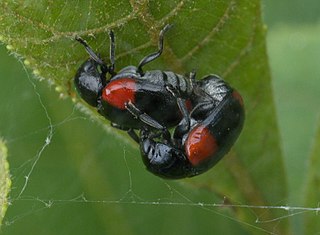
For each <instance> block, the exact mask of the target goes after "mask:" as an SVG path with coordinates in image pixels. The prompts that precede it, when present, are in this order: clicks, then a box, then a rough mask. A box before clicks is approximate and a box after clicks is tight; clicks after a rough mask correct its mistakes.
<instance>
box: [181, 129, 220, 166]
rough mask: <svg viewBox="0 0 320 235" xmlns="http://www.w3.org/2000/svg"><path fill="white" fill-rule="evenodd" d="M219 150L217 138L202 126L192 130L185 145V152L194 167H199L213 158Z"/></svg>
mask: <svg viewBox="0 0 320 235" xmlns="http://www.w3.org/2000/svg"><path fill="white" fill-rule="evenodd" d="M217 150H218V144H217V141H216V139H215V137H214V136H213V135H212V134H211V133H210V131H209V129H208V128H207V127H205V126H202V125H199V126H196V127H195V128H193V129H192V131H191V132H190V134H189V136H188V138H187V140H186V143H185V151H186V153H187V156H188V159H189V161H190V162H191V164H192V165H198V164H199V163H201V162H203V161H204V160H207V159H208V158H211V157H213V156H214V154H215V153H216V152H217Z"/></svg>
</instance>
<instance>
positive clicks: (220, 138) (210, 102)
mask: <svg viewBox="0 0 320 235" xmlns="http://www.w3.org/2000/svg"><path fill="white" fill-rule="evenodd" d="M170 27H171V26H170V25H166V26H165V27H164V28H163V29H162V30H161V32H160V35H159V43H158V44H159V45H158V51H156V52H154V53H152V54H150V55H148V56H146V57H144V58H143V59H142V60H141V62H140V63H139V65H138V66H137V67H135V66H131V65H130V66H127V67H125V68H123V69H122V70H120V71H119V73H116V72H115V39H114V34H113V32H112V31H110V33H109V37H110V65H108V64H106V63H105V62H104V61H103V60H102V59H101V58H100V56H99V55H97V54H96V53H95V52H94V51H93V50H92V49H91V48H90V47H89V46H88V44H87V43H86V42H85V41H84V40H83V39H81V38H76V40H77V41H79V42H80V43H81V44H82V45H83V46H84V47H85V49H86V51H87V52H88V54H89V55H90V58H89V59H87V60H86V61H85V62H84V63H83V64H82V65H81V66H80V68H79V69H78V71H77V74H76V76H75V79H74V83H75V87H76V89H77V91H78V93H79V94H80V96H81V98H82V99H84V100H85V101H86V102H87V103H88V104H90V105H91V106H94V107H96V108H97V110H98V112H99V113H100V114H101V115H103V116H104V117H105V118H107V119H108V120H110V121H111V125H112V126H114V127H116V128H119V129H121V130H125V131H127V132H128V134H129V135H130V136H131V138H132V139H133V140H135V141H136V142H137V143H138V144H139V145H140V151H141V155H142V159H143V162H144V164H145V165H146V167H147V169H148V170H149V171H150V172H152V173H154V174H156V175H158V176H160V177H163V178H170V179H177V178H184V177H192V176H195V175H198V174H201V173H203V172H205V171H207V170H208V169H210V168H211V167H212V166H213V165H215V164H216V163H217V162H218V161H219V160H220V159H221V158H222V157H223V156H224V155H225V154H226V153H227V152H228V151H229V149H230V148H231V146H232V145H233V144H234V142H235V141H236V139H237V137H238V135H239V134H240V132H241V129H242V126H243V122H244V108H243V101H242V98H241V96H240V95H239V93H238V92H237V91H236V90H234V89H233V88H231V87H230V86H229V85H228V84H227V83H226V82H225V81H223V80H222V79H221V78H219V77H218V76H216V75H208V76H205V77H204V78H203V79H201V80H196V79H195V73H194V72H192V73H190V75H189V76H183V75H180V74H175V73H173V72H171V71H161V70H152V71H146V72H144V71H143V69H142V68H143V66H145V65H146V64H148V63H149V62H151V61H153V60H155V59H157V58H158V57H159V56H160V55H161V54H162V51H163V40H164V34H165V32H166V31H167V30H168V29H169V28H170ZM170 128H174V133H173V136H171V134H170V132H169V130H168V129H170ZM135 130H139V131H140V133H139V135H138V134H137V133H136V131H135Z"/></svg>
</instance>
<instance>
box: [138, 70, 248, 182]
mask: <svg viewBox="0 0 320 235" xmlns="http://www.w3.org/2000/svg"><path fill="white" fill-rule="evenodd" d="M193 86H194V89H193V94H192V95H191V102H192V106H193V107H194V108H193V109H192V111H191V112H190V113H189V114H187V115H185V116H184V118H183V119H182V120H181V122H180V124H179V125H178V126H177V127H176V128H175V132H174V135H173V138H170V137H169V138H168V137H167V136H163V135H162V134H161V133H158V134H156V133H155V132H154V131H151V130H150V129H149V128H147V127H146V128H143V129H142V130H141V133H140V135H141V136H140V139H141V141H140V150H141V154H142V159H143V161H144V164H145V165H146V167H147V169H148V170H149V171H150V172H152V173H154V174H156V175H158V176H160V177H163V178H169V179H178V178H185V177H192V176H195V175H198V174H201V173H203V172H205V171H207V170H209V169H210V168H211V167H213V166H214V165H215V164H216V163H217V162H218V161H219V160H220V159H221V158H222V157H223V156H224V155H225V154H226V153H227V152H228V151H229V150H230V148H231V146H232V145H233V144H234V142H235V141H236V139H237V138H238V136H239V134H240V132H241V130H242V126H243V122H244V107H243V101H242V98H241V96H240V95H239V93H238V92H237V91H236V90H234V89H233V88H231V87H230V86H229V85H228V84H227V83H226V82H224V81H223V80H222V79H220V78H219V77H217V76H215V75H208V76H206V77H205V78H203V79H202V80H200V81H194V84H193Z"/></svg>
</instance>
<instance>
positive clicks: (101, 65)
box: [74, 25, 192, 142]
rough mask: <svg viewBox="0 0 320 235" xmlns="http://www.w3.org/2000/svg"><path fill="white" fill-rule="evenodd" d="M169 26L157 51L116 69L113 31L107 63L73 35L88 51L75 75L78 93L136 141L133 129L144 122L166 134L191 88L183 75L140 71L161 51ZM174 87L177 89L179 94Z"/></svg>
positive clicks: (178, 118)
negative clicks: (87, 55) (118, 69)
mask: <svg viewBox="0 0 320 235" xmlns="http://www.w3.org/2000/svg"><path fill="white" fill-rule="evenodd" d="M169 28H170V25H166V26H165V27H164V28H163V30H162V31H161V32H160V35H159V45H158V47H159V49H158V51H157V52H155V53H152V54H150V55H148V56H146V57H145V58H143V59H142V60H141V62H140V63H139V65H138V66H137V67H135V66H132V65H130V66H127V67H125V68H123V69H122V70H120V71H119V73H116V72H115V70H114V69H115V40H114V34H113V32H112V31H111V32H110V33H109V36H110V42H111V43H110V62H111V65H109V66H108V65H107V64H106V63H105V62H104V61H103V60H102V59H101V58H100V57H99V56H98V55H97V54H96V53H95V52H93V50H92V49H91V48H90V47H89V46H88V44H87V43H86V42H85V41H84V40H83V39H81V38H79V37H78V38H76V40H77V41H79V42H80V43H81V44H82V45H84V47H85V49H86V51H87V52H88V54H89V55H90V58H89V59H88V60H86V61H85V62H84V63H83V64H82V65H81V66H80V68H79V69H78V71H77V73H76V76H75V78H74V84H75V87H76V89H77V91H78V93H79V94H80V96H81V98H82V99H83V100H85V101H86V102H87V103H88V104H90V105H92V106H94V107H96V108H97V110H98V112H99V113H100V114H101V115H103V116H104V117H105V118H107V119H108V120H110V121H111V123H112V125H113V126H114V127H117V128H119V129H122V130H126V131H128V133H129V135H130V136H131V137H132V138H133V139H134V140H135V141H137V142H139V138H138V136H137V135H136V134H135V132H134V131H133V129H140V128H141V127H142V126H144V125H147V126H149V127H151V128H153V129H157V130H161V131H162V132H165V133H166V135H167V136H168V134H169V132H168V131H167V128H170V127H173V126H175V125H177V124H178V123H179V121H180V119H181V117H182V114H181V113H180V112H179V108H178V105H180V103H181V102H188V96H189V94H190V92H191V90H192V87H191V84H190V80H191V79H190V78H187V77H185V76H182V75H179V74H175V73H173V72H170V71H161V70H153V71H146V72H143V69H142V68H143V66H145V65H146V64H148V63H149V62H151V61H153V60H155V59H156V58H158V57H159V56H160V55H161V54H162V51H163V37H164V33H165V32H166V31H167V30H168V29H169ZM108 76H109V78H107V77H108ZM173 91H176V92H178V93H179V97H177V93H174V92H173ZM182 98H184V100H182Z"/></svg>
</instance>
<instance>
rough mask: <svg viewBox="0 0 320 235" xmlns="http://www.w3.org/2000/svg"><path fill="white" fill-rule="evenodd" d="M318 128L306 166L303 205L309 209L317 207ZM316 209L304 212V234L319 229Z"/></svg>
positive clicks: (319, 176)
mask: <svg viewBox="0 0 320 235" xmlns="http://www.w3.org/2000/svg"><path fill="white" fill-rule="evenodd" d="M319 155H320V128H318V131H317V134H316V137H315V140H314V148H313V151H312V154H311V158H310V161H309V167H308V178H307V183H306V191H305V192H306V197H305V207H308V208H310V209H312V208H318V209H319V197H320V174H319V167H320V159H319ZM317 213H318V210H316V209H315V210H313V211H310V212H309V213H306V214H305V221H304V222H305V224H304V225H305V226H304V228H305V234H315V233H317V232H318V231H319V229H320V226H319V223H318V220H317V219H318V216H317Z"/></svg>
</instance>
